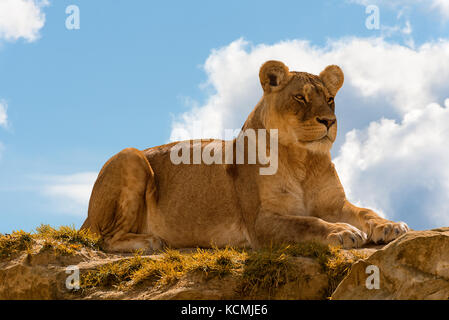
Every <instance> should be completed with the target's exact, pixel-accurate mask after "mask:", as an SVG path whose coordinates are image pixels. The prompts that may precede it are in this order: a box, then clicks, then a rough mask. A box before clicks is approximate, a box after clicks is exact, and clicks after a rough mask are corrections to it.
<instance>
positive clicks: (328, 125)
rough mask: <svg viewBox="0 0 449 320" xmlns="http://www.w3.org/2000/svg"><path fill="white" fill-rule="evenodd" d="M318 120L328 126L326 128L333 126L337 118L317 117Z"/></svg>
mask: <svg viewBox="0 0 449 320" xmlns="http://www.w3.org/2000/svg"><path fill="white" fill-rule="evenodd" d="M316 121H318V122H319V123H322V124H324V125H325V126H326V128H328V129H329V128H330V127H332V125H333V124H334V123H335V119H329V118H316Z"/></svg>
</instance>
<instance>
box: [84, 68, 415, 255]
mask: <svg viewBox="0 0 449 320" xmlns="http://www.w3.org/2000/svg"><path fill="white" fill-rule="evenodd" d="M259 77H260V82H261V85H262V88H263V91H264V94H263V97H262V99H261V100H260V101H259V103H258V104H257V105H256V107H255V108H254V110H253V111H252V112H251V114H250V115H249V117H248V119H247V120H246V122H245V124H244V125H243V128H242V132H245V130H248V129H267V132H268V134H271V133H270V132H271V131H269V130H270V129H277V134H278V146H277V149H278V150H277V151H278V167H277V171H276V172H275V173H274V174H272V175H261V174H260V171H259V169H260V168H261V167H264V166H265V164H262V163H260V162H259V161H257V162H256V163H255V164H250V163H243V164H236V163H235V162H233V163H231V164H230V163H222V164H217V163H215V164H204V163H202V164H183V163H181V164H174V163H173V161H171V158H170V154H171V150H172V148H173V147H174V146H176V143H171V144H167V145H162V146H158V147H154V148H149V149H146V150H143V151H139V150H136V149H132V148H129V149H125V150H123V151H121V152H119V153H118V154H116V155H115V156H113V157H112V158H111V159H110V160H109V161H108V162H107V163H106V164H105V165H104V166H103V168H102V169H101V172H100V174H99V175H98V178H97V181H96V182H95V185H94V187H93V191H92V195H91V198H90V203H89V212H88V217H87V219H86V221H85V222H84V224H83V226H82V228H83V229H84V228H89V229H90V230H91V231H93V232H96V233H98V234H100V235H101V236H102V237H103V239H104V249H105V250H106V251H112V252H128V251H133V250H136V249H144V250H146V251H150V252H151V251H152V250H158V249H161V248H163V247H164V246H166V245H167V246H170V247H174V248H181V247H197V246H199V247H210V246H212V245H214V246H217V247H222V246H226V245H230V246H250V247H252V248H257V247H261V246H264V245H269V244H276V243H296V242H302V241H317V242H321V243H324V244H332V245H341V246H342V247H344V248H356V247H360V246H362V245H363V244H364V243H365V242H367V241H373V242H375V243H379V242H383V243H385V242H389V241H391V240H393V239H396V238H397V237H399V236H400V235H402V234H404V233H405V232H407V231H408V230H409V228H408V226H407V225H406V224H405V223H403V222H392V221H389V220H386V219H383V218H381V217H380V216H378V215H377V214H376V213H374V212H373V211H372V210H370V209H363V208H358V207H356V206H354V205H352V204H351V203H350V202H349V201H348V200H347V199H346V196H345V192H344V190H343V187H342V185H341V183H340V181H339V179H338V176H337V172H336V171H335V168H334V165H333V164H332V162H331V156H330V149H331V146H332V144H333V142H334V141H335V138H336V134H337V119H336V117H335V112H334V111H335V102H334V97H335V95H336V94H337V92H338V90H339V89H340V88H341V86H342V85H343V78H344V76H343V72H342V71H341V69H340V68H339V67H338V66H336V65H331V66H328V67H326V68H325V69H324V70H323V71H322V72H321V73H320V75H319V76H316V75H312V74H309V73H305V72H290V71H289V69H288V68H287V67H286V66H285V65H284V64H283V63H282V62H279V61H267V62H266V63H264V64H263V65H262V67H261V68H260V73H259ZM235 141H236V139H234V140H232V141H228V142H227V143H229V142H230V143H231V146H233V148H234V149H233V150H236V148H235V143H236V142H235ZM210 142H211V141H203V142H202V144H203V147H205V146H206V144H207V143H210ZM184 143H186V142H184ZM187 143H188V148H191V149H192V148H193V144H192V145H191V144H190V142H187ZM214 143H215V144H217V143H218V144H219V145H218V146H219V147H218V150H222V151H224V148H225V147H224V145H225V142H224V141H221V140H217V141H215V142H214ZM250 143H251V141H249V139H248V144H247V145H245V148H246V149H245V152H246V153H247V155H248V146H249V144H250ZM216 146H217V145H215V147H216ZM272 147H273V146H272V145H271V144H270V145H269V146H268V147H267V148H268V150H267V152H268V153H270V152H274V151H273V148H272ZM270 148H271V149H270ZM214 152H217V149H215V151H214Z"/></svg>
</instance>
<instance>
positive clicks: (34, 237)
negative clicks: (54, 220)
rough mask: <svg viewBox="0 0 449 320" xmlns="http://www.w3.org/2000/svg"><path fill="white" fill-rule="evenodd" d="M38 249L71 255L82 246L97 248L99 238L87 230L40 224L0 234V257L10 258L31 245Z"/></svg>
mask: <svg viewBox="0 0 449 320" xmlns="http://www.w3.org/2000/svg"><path fill="white" fill-rule="evenodd" d="M35 246H38V247H39V251H47V250H51V251H53V252H54V253H55V254H56V255H72V254H74V253H76V252H77V251H78V250H80V249H81V248H82V247H86V248H91V249H99V248H100V238H99V237H98V236H96V235H95V234H92V233H90V232H88V231H87V230H82V231H79V230H77V229H75V227H73V226H72V227H68V226H62V227H60V228H58V229H55V228H52V227H50V226H49V225H41V226H39V227H37V228H36V231H35V232H25V231H22V230H19V231H13V232H12V233H11V234H0V258H10V257H12V256H14V255H17V254H20V253H24V252H26V253H30V252H31V250H32V249H33V247H35Z"/></svg>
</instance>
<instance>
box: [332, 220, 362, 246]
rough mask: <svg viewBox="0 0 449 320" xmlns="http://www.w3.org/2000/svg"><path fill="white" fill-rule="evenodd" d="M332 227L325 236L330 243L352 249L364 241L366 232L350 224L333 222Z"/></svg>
mask: <svg viewBox="0 0 449 320" xmlns="http://www.w3.org/2000/svg"><path fill="white" fill-rule="evenodd" d="M332 229H333V230H332V231H331V233H330V234H329V235H328V236H327V241H328V243H329V244H330V245H334V246H342V247H343V248H344V249H352V248H360V247H361V246H363V245H364V244H365V243H366V240H367V236H366V234H365V233H364V232H363V231H360V230H359V229H357V228H356V227H354V226H351V225H350V224H347V223H334V224H333V227H332Z"/></svg>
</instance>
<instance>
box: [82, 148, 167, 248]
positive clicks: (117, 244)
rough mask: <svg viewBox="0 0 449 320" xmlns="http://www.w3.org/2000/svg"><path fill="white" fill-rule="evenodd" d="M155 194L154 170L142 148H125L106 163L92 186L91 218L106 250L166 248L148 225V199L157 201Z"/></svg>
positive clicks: (89, 217) (91, 222)
mask: <svg viewBox="0 0 449 320" xmlns="http://www.w3.org/2000/svg"><path fill="white" fill-rule="evenodd" d="M155 194H156V185H155V183H154V173H153V170H152V169H151V166H150V164H149V162H148V161H147V159H146V158H145V156H144V155H143V153H142V152H141V151H139V150H137V149H132V148H128V149H124V150H123V151H121V152H119V153H118V154H117V155H115V156H114V157H112V158H111V159H110V160H109V161H108V162H107V163H106V164H105V165H104V167H103V169H102V170H101V172H100V174H99V175H98V178H97V181H96V182H95V185H94V188H93V190H92V195H91V199H90V203H89V214H88V221H89V224H90V226H89V227H90V228H91V230H92V231H94V232H97V233H99V234H100V235H101V236H102V238H103V249H104V250H105V251H108V252H132V251H135V250H139V249H141V250H144V251H145V252H147V253H148V252H152V251H155V250H159V249H162V248H163V246H164V245H163V241H162V240H160V239H158V238H157V237H155V236H154V235H152V234H151V231H150V230H149V227H148V213H147V203H146V201H153V200H154V195H155Z"/></svg>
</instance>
